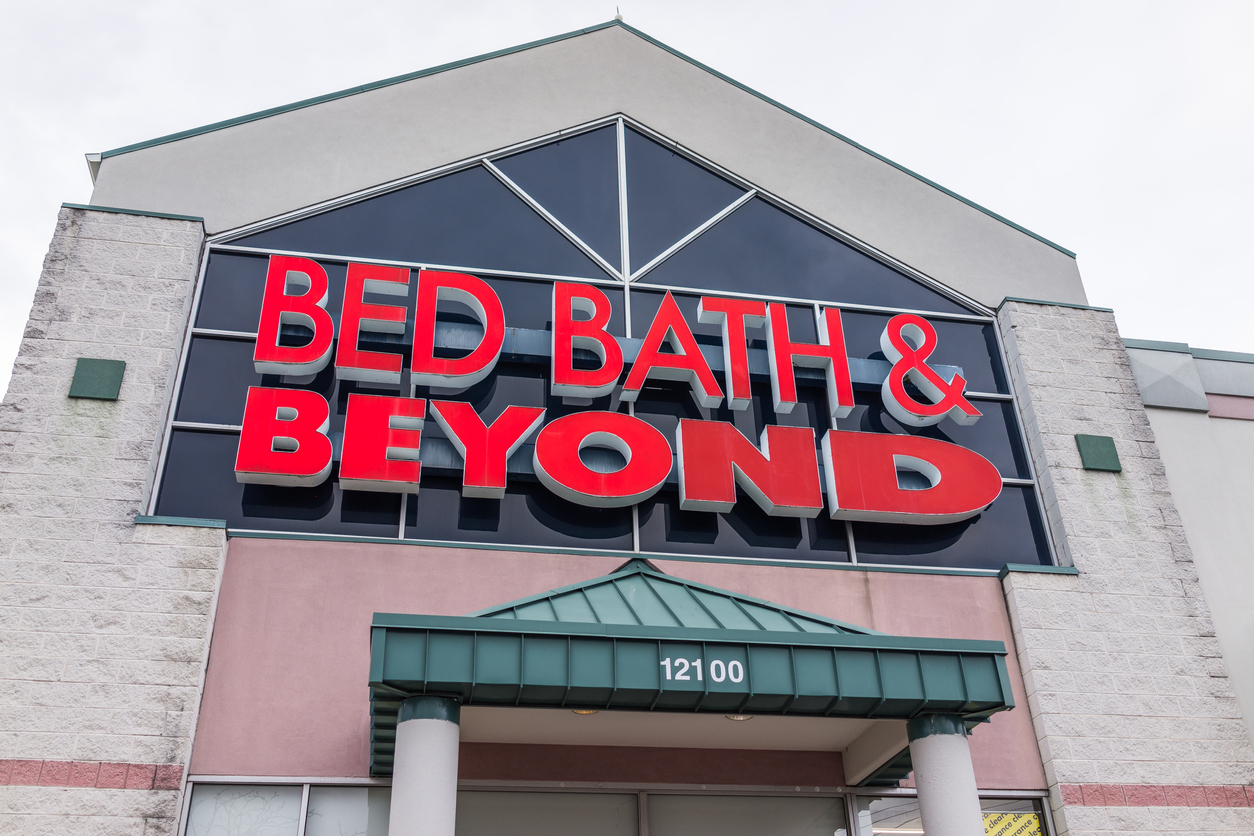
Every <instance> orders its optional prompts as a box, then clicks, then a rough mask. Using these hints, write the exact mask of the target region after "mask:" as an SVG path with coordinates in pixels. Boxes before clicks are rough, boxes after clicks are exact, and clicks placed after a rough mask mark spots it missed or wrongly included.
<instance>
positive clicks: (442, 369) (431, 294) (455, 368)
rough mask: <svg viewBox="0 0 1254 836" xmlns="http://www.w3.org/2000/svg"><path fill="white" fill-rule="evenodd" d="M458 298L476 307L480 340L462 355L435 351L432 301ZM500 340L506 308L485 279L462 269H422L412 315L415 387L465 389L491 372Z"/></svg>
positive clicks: (458, 300) (499, 352) (502, 335)
mask: <svg viewBox="0 0 1254 836" xmlns="http://www.w3.org/2000/svg"><path fill="white" fill-rule="evenodd" d="M441 299H445V300H452V301H455V302H461V303H462V304H463V305H465V306H466V307H468V308H470V309H471V310H472V311H474V312H475V316H477V317H479V324H481V325H482V326H483V339H482V340H480V341H479V345H478V346H477V347H476V348H475V350H474V351H472V352H470V354H468V355H466V356H465V357H458V358H457V359H455V360H453V359H448V358H444V357H436V356H435V306H436V303H437V302H438V301H439V300H441ZM504 342H505V311H504V310H502V308H501V300H500V299H499V298H497V295H496V291H494V290H493V289H492V288H491V287H489V286H488V283H487V282H485V281H483V280H482V279H477V278H475V277H474V276H468V275H466V274H465V273H441V272H437V271H435V270H423V271H422V272H421V273H420V274H419V275H418V305H417V311H416V312H415V314H414V358H413V361H412V362H411V364H410V368H411V369H412V370H413V374H412V375H411V380H412V381H413V382H414V385H416V386H443V387H446V388H450V389H466V388H468V387H471V386H474V385H475V384H476V383H478V382H479V381H481V380H483V379H484V378H485V377H487V376H488V375H490V374H491V373H492V369H493V368H495V367H496V361H497V359H498V358H499V357H500V356H501V345H502V344H503V343H504Z"/></svg>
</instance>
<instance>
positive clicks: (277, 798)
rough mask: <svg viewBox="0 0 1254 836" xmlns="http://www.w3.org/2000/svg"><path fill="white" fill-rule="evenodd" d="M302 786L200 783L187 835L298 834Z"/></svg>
mask: <svg viewBox="0 0 1254 836" xmlns="http://www.w3.org/2000/svg"><path fill="white" fill-rule="evenodd" d="M301 792H302V790H301V787H300V786H287V787H262V786H251V785H223V784H197V785H196V786H195V789H194V790H193V791H192V803H191V809H190V811H189V812H188V816H187V836H297V832H298V828H299V825H300V798H301Z"/></svg>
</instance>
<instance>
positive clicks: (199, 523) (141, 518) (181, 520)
mask: <svg viewBox="0 0 1254 836" xmlns="http://www.w3.org/2000/svg"><path fill="white" fill-rule="evenodd" d="M135 525H182V526H187V527H190V528H226V520H202V519H200V518H199V517H150V516H148V515H147V514H136V515H135Z"/></svg>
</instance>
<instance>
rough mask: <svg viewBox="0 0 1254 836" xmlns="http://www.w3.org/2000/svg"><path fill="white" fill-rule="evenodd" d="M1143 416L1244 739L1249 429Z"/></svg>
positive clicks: (1251, 663) (1250, 561)
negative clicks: (1189, 551) (1185, 543)
mask: <svg viewBox="0 0 1254 836" xmlns="http://www.w3.org/2000/svg"><path fill="white" fill-rule="evenodd" d="M1146 411H1147V412H1148V413H1149V418H1150V425H1151V426H1152V427H1153V429H1154V437H1155V440H1156V441H1157V442H1158V449H1159V453H1160V454H1161V456H1162V459H1163V463H1164V464H1165V465H1166V467H1167V481H1168V483H1169V484H1170V486H1171V494H1172V496H1173V497H1174V498H1175V502H1176V508H1177V509H1179V511H1180V517H1181V518H1182V519H1183V521H1184V530H1185V533H1186V535H1187V536H1188V538H1189V545H1190V546H1191V547H1192V549H1193V562H1194V564H1195V565H1196V566H1197V573H1198V577H1199V578H1200V579H1201V583H1202V590H1203V591H1204V592H1205V594H1206V601H1207V603H1208V604H1210V612H1211V618H1212V619H1214V622H1215V635H1216V637H1217V638H1218V639H1219V646H1220V648H1222V650H1223V654H1224V661H1225V662H1226V663H1227V666H1228V676H1229V677H1230V678H1231V680H1232V684H1233V686H1234V687H1235V690H1236V694H1237V702H1238V703H1239V704H1240V706H1241V714H1242V716H1243V717H1244V718H1245V720H1246V729H1247V731H1248V730H1249V729H1250V720H1251V718H1254V600H1252V599H1251V595H1252V594H1254V421H1239V420H1232V419H1227V418H1211V417H1210V416H1208V415H1207V414H1206V413H1203V412H1185V411H1183V410H1178V409H1153V408H1151V409H1148V410H1146ZM1251 738H1252V739H1254V733H1252V734H1251Z"/></svg>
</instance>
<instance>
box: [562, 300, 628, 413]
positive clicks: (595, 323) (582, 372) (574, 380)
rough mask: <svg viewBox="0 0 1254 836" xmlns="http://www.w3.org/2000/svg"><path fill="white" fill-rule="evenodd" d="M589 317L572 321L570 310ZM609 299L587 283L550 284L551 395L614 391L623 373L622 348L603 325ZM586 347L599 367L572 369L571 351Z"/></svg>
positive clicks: (594, 394) (596, 395)
mask: <svg viewBox="0 0 1254 836" xmlns="http://www.w3.org/2000/svg"><path fill="white" fill-rule="evenodd" d="M575 311H579V312H580V313H585V314H587V315H588V316H589V317H590V318H589V319H585V320H579V321H576V320H575V318H574V312H575ZM611 313H612V308H611V307H610V300H609V299H607V298H606V296H605V294H604V293H602V292H601V291H600V290H598V289H597V288H595V287H593V286H592V285H590V284H576V283H574V282H555V283H554V284H553V382H552V384H551V389H552V392H553V394H554V395H563V396H571V397H576V398H599V397H601V396H602V395H608V394H609V393H610V392H613V391H614V386H615V385H616V384H617V383H618V376H619V375H620V374H622V373H623V350H622V349H621V348H619V346H618V340H616V339H614V337H613V336H611V335H610V334H609V333H608V332H607V331H606V330H605V326H606V324H607V323H609V321H610V314H611ZM576 348H586V349H588V350H589V351H591V352H592V353H594V354H596V356H597V357H599V358H600V359H601V368H599V369H595V370H586V369H576V368H575V359H574V351H575V349H576Z"/></svg>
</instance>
